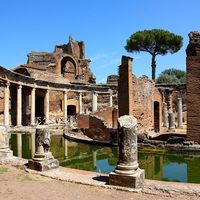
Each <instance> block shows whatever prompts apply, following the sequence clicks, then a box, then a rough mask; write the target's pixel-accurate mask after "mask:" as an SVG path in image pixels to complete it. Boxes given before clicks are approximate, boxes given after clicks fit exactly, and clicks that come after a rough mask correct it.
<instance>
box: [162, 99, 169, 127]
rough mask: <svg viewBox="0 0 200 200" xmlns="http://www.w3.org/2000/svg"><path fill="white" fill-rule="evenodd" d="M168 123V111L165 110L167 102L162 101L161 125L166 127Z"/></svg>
mask: <svg viewBox="0 0 200 200" xmlns="http://www.w3.org/2000/svg"><path fill="white" fill-rule="evenodd" d="M167 124H168V111H167V103H165V102H164V103H163V127H167Z"/></svg>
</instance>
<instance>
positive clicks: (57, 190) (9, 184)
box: [0, 165, 198, 200]
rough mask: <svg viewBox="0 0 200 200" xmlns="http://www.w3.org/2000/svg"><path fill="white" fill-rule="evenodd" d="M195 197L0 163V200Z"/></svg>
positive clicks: (125, 199)
mask: <svg viewBox="0 0 200 200" xmlns="http://www.w3.org/2000/svg"><path fill="white" fill-rule="evenodd" d="M21 199H24V200H27V199H28V200H62V199H65V200H79V199H80V200H100V199H105V200H117V199H119V200H122V199H123V200H129V199H130V200H131V199H134V200H135V199H136V200H159V199H162V200H171V199H173V200H180V199H181V200H184V199H186V200H192V199H194V200H197V199H198V198H195V197H194V198H192V197H191V196H190V197H187V196H179V197H173V198H172V197H165V196H157V195H149V194H143V193H133V192H125V191H118V190H114V189H106V188H100V187H94V186H86V185H81V184H75V183H68V182H63V181H58V180H54V179H50V178H46V177H43V176H39V175H35V174H29V173H27V172H25V171H24V170H20V169H17V168H14V167H10V166H3V165H0V200H21Z"/></svg>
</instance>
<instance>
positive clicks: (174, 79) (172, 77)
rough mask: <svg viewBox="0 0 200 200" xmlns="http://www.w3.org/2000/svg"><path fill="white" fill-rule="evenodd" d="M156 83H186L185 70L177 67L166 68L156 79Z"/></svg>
mask: <svg viewBox="0 0 200 200" xmlns="http://www.w3.org/2000/svg"><path fill="white" fill-rule="evenodd" d="M156 83H175V84H181V83H186V72H185V71H183V70H179V69H174V68H170V69H166V70H164V71H163V72H162V73H161V74H160V75H159V76H158V78H157V79H156Z"/></svg>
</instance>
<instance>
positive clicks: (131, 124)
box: [109, 115, 144, 189]
mask: <svg viewBox="0 0 200 200" xmlns="http://www.w3.org/2000/svg"><path fill="white" fill-rule="evenodd" d="M118 123H119V128H118V145H119V160H118V163H117V167H116V169H115V171H114V172H111V173H110V174H109V184H110V185H118V186H123V187H131V188H136V189H140V188H142V186H143V182H144V170H143V169H140V168H139V165H138V159H137V134H136V125H137V120H136V119H135V118H134V117H133V116H127V115H125V116H122V117H120V118H119V119H118Z"/></svg>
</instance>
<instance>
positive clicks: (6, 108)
mask: <svg viewBox="0 0 200 200" xmlns="http://www.w3.org/2000/svg"><path fill="white" fill-rule="evenodd" d="M9 86H10V83H9V82H7V83H6V86H5V88H4V125H5V126H9V124H10V123H9V121H10V120H9V119H10V116H9V97H10V90H9Z"/></svg>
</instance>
